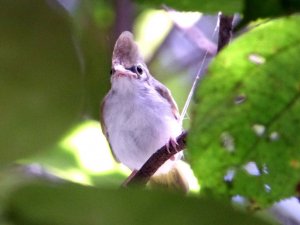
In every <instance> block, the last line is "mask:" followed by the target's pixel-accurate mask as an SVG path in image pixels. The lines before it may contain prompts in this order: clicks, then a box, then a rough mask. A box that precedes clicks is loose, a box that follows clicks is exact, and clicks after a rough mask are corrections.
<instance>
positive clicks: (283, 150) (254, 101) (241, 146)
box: [188, 16, 300, 205]
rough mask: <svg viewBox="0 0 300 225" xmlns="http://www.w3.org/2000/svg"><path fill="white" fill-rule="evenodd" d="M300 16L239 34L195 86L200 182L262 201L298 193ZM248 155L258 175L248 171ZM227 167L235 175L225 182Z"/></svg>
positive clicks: (194, 138)
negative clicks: (254, 164) (299, 30)
mask: <svg viewBox="0 0 300 225" xmlns="http://www.w3.org/2000/svg"><path fill="white" fill-rule="evenodd" d="M299 24H300V17H299V16H293V17H288V18H283V19H278V20H273V21H270V22H268V23H266V24H264V25H261V26H259V27H257V28H255V29H253V30H252V31H250V32H248V33H247V34H245V35H243V36H242V37H240V38H238V39H237V40H236V41H234V43H232V44H231V45H230V46H228V47H227V49H226V50H224V51H223V52H222V53H221V54H219V55H218V57H217V58H216V59H215V61H214V63H213V65H212V66H211V67H210V69H209V73H208V75H207V76H206V77H205V78H204V80H203V81H202V83H201V88H199V89H198V93H197V101H198V106H197V107H195V110H194V116H193V123H192V129H191V131H190V136H189V151H188V152H189V153H190V155H189V159H190V162H191V164H192V166H193V168H194V172H195V173H196V174H197V176H198V178H199V179H200V180H201V184H202V188H203V190H205V189H209V190H212V191H213V192H215V193H223V194H224V193H226V194H229V195H236V194H239V195H242V196H247V197H249V199H252V200H253V201H255V202H258V203H259V204H262V205H265V204H270V203H273V202H275V201H278V200H280V199H282V198H285V197H288V196H292V195H294V194H295V191H296V184H297V182H299V180H300V175H299V174H300V152H299V144H300V139H299V137H298V135H297V134H298V132H299V130H300V123H299V122H300V121H299V114H300V104H299V103H300V101H299V96H300V95H299V81H300V77H299V69H300V65H299V63H298V61H297V60H295V59H297V58H298V57H299V53H300V44H299V43H300V34H299V32H298V31H297V29H298V27H299ZM279 31H280V32H279ZM257 40H259V41H257ZM250 161H253V162H255V163H256V164H257V166H258V169H259V171H260V173H261V175H260V176H257V175H256V176H254V175H250V174H248V173H247V172H246V170H245V168H244V166H245V165H246V164H247V163H248V162H250ZM229 170H233V171H234V172H235V177H234V178H233V180H232V181H228V182H225V181H224V176H225V175H226V174H227V172H228V171H229Z"/></svg>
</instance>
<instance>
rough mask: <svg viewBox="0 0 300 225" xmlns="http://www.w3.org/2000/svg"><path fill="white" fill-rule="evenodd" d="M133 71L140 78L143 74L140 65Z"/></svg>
mask: <svg viewBox="0 0 300 225" xmlns="http://www.w3.org/2000/svg"><path fill="white" fill-rule="evenodd" d="M135 71H136V74H137V75H140V76H141V75H142V74H143V72H144V71H143V68H142V66H141V65H137V66H136V68H135Z"/></svg>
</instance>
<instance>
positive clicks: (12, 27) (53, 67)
mask: <svg viewBox="0 0 300 225" xmlns="http://www.w3.org/2000/svg"><path fill="white" fill-rule="evenodd" d="M47 2H48V3H49V1H34V0H30V1H24V2H23V1H9V0H1V1H0V79H1V82H0V93H1V94H0V101H1V110H0V117H1V121H0V127H1V131H0V164H1V163H7V162H9V161H12V160H15V159H19V158H21V157H24V156H27V155H29V154H31V153H33V152H36V151H38V150H42V149H45V148H47V146H49V145H51V144H53V143H54V142H56V141H57V140H58V139H59V138H60V137H61V136H62V134H64V133H65V132H66V131H67V130H68V129H69V128H70V126H71V125H72V124H73V123H75V122H76V121H77V119H78V118H79V113H80V109H81V107H82V87H81V82H82V76H81V75H82V74H81V72H80V66H79V61H78V57H77V53H76V50H75V46H74V41H73V39H72V33H71V29H70V24H69V21H68V20H69V18H68V17H67V15H66V14H65V12H64V11H63V10H62V9H61V8H59V7H58V5H55V3H54V2H53V4H52V3H51V6H50V5H48V3H47ZM49 4H50V3H49Z"/></svg>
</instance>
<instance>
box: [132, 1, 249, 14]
mask: <svg viewBox="0 0 300 225" xmlns="http://www.w3.org/2000/svg"><path fill="white" fill-rule="evenodd" d="M136 2H137V3H143V5H145V6H152V7H153V6H154V7H160V6H162V5H167V6H170V7H173V8H175V9H176V10H182V11H199V12H207V13H216V12H218V11H222V12H224V13H228V14H232V13H236V12H241V11H242V9H243V0H231V1H227V0H214V1H210V0H201V1H193V0H184V1H174V0H153V1H147V0H136Z"/></svg>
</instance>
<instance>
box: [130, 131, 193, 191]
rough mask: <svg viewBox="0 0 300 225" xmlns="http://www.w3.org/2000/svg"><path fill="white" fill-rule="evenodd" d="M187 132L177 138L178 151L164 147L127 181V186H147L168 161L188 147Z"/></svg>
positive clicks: (170, 146) (171, 147)
mask: <svg viewBox="0 0 300 225" xmlns="http://www.w3.org/2000/svg"><path fill="white" fill-rule="evenodd" d="M186 137H187V132H183V133H182V134H181V135H179V136H178V137H177V138H176V141H177V144H178V145H177V146H176V149H175V148H174V147H173V146H172V145H169V149H167V146H166V145H164V146H163V147H161V148H160V149H158V150H157V151H156V152H155V153H154V154H153V155H152V156H151V157H150V158H149V159H148V160H147V161H146V162H145V164H144V165H143V166H142V167H141V169H140V170H138V171H137V172H136V173H135V174H134V175H133V176H131V177H129V179H127V181H126V184H125V186H128V187H129V186H133V185H135V184H140V185H145V184H146V183H147V182H148V181H149V179H150V177H151V176H152V175H153V174H154V173H155V172H156V171H157V170H158V169H159V167H160V166H162V165H163V164H164V163H165V162H166V161H167V160H168V159H170V158H171V157H172V156H173V155H175V154H176V153H178V152H179V151H181V150H183V149H184V148H185V147H186Z"/></svg>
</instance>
